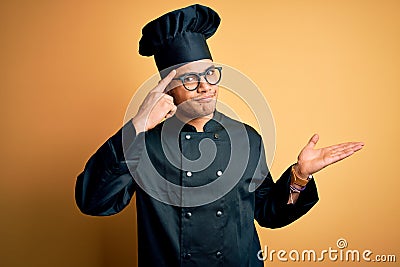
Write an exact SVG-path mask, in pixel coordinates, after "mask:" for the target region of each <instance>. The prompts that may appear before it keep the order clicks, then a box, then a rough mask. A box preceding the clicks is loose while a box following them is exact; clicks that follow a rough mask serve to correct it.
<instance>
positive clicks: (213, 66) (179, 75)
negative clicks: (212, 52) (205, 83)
mask: <svg viewBox="0 0 400 267" xmlns="http://www.w3.org/2000/svg"><path fill="white" fill-rule="evenodd" d="M210 68H215V65H214V64H212V65H210V66H208V67H207V68H205V69H204V71H202V72H195V71H189V72H184V73H182V74H178V76H177V77H178V78H180V77H182V76H185V75H188V74H199V73H204V72H206V71H207V70H208V69H210Z"/></svg>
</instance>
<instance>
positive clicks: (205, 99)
mask: <svg viewBox="0 0 400 267" xmlns="http://www.w3.org/2000/svg"><path fill="white" fill-rule="evenodd" d="M193 100H194V101H197V102H199V103H209V102H211V101H213V100H215V95H214V94H213V95H205V96H200V97H195V98H193Z"/></svg>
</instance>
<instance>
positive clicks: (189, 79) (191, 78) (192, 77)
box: [183, 75, 197, 83]
mask: <svg viewBox="0 0 400 267" xmlns="http://www.w3.org/2000/svg"><path fill="white" fill-rule="evenodd" d="M183 82H184V83H192V82H197V79H196V76H195V75H187V76H185V77H184V78H183Z"/></svg>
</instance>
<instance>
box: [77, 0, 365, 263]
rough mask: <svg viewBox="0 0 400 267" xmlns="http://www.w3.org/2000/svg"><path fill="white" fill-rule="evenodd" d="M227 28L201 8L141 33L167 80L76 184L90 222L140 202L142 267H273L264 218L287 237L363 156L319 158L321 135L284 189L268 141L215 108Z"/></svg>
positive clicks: (345, 149) (350, 149)
mask: <svg viewBox="0 0 400 267" xmlns="http://www.w3.org/2000/svg"><path fill="white" fill-rule="evenodd" d="M219 24H220V17H219V16H218V14H217V13H216V12H215V11H214V10H212V9H211V8H209V7H205V6H202V5H192V6H188V7H185V8H182V9H178V10H175V11H172V12H169V13H167V14H165V15H163V16H161V17H159V18H157V19H155V20H153V21H151V22H149V23H148V24H147V25H146V26H145V27H144V28H143V31H142V34H143V36H142V38H141V40H140V42H139V53H140V54H141V55H143V56H154V59H155V62H156V65H157V68H158V70H159V73H160V75H161V78H162V79H161V81H160V82H159V83H158V85H157V86H156V87H154V89H152V90H151V91H150V92H149V93H148V95H147V96H146V98H145V99H144V101H143V103H142V105H141V106H140V108H139V110H138V112H137V114H136V115H135V116H134V117H133V118H132V119H131V120H130V121H128V122H127V123H126V124H125V125H124V126H123V127H122V128H121V129H120V130H119V131H118V132H117V133H116V134H115V135H114V136H112V137H111V138H109V139H108V140H107V141H106V142H105V143H104V144H103V145H102V146H101V147H100V148H99V149H98V150H97V151H96V152H95V153H94V154H93V155H92V156H91V158H90V159H89V161H88V162H87V164H86V166H85V169H84V170H83V172H82V173H81V174H80V175H79V176H78V178H77V182H76V192H75V197H76V203H77V205H78V207H79V209H80V210H81V211H82V212H83V213H85V214H88V215H95V216H107V215H112V214H116V213H118V212H120V211H121V210H122V209H124V208H125V207H126V206H127V205H128V204H129V202H130V200H131V198H132V196H133V195H134V194H136V206H137V231H138V252H139V253H138V255H139V259H138V262H139V267H151V266H154V267H156V266H157V267H162V266H163V267H177V266H207V267H212V266H229V267H255V266H263V262H262V261H260V260H259V259H258V258H257V253H258V251H259V250H260V241H259V238H258V234H257V231H256V228H255V224H254V220H256V221H257V222H258V223H259V225H260V226H262V227H268V228H278V227H283V226H286V225H288V224H290V223H291V222H293V221H295V220H297V219H298V218H300V217H301V216H302V215H304V214H305V213H307V212H308V211H309V210H310V209H311V208H312V207H313V206H314V205H315V204H316V203H317V201H318V194H317V189H316V185H315V181H314V178H313V174H315V173H316V172H318V171H319V170H321V169H322V168H324V167H326V166H328V165H330V164H332V163H334V162H337V161H339V160H342V159H344V158H346V157H348V156H350V155H352V154H353V153H354V152H356V151H358V150H360V149H361V148H362V147H363V143H361V142H348V143H343V144H339V145H334V146H330V147H325V148H321V149H315V145H316V143H317V141H318V135H313V136H312V137H311V139H310V140H309V142H308V143H307V145H306V146H305V147H304V148H303V149H302V151H301V152H300V154H299V156H298V159H297V162H295V163H294V164H292V165H290V166H289V167H288V168H287V169H286V170H285V171H284V172H283V174H282V176H281V177H280V178H279V179H278V180H277V181H276V182H274V181H273V179H272V177H271V174H270V172H269V171H268V167H267V165H266V161H265V153H264V148H263V141H262V138H261V136H260V135H259V134H258V133H257V132H256V131H255V130H254V129H253V128H252V127H250V126H248V125H247V124H245V123H242V122H239V121H236V120H233V119H231V118H229V117H228V116H226V115H224V114H222V113H220V112H219V111H217V110H216V108H215V107H216V102H217V98H218V90H219V88H218V84H219V82H220V80H221V77H222V74H223V68H222V67H220V66H217V65H215V64H214V62H213V60H212V57H211V53H210V50H209V48H208V45H207V42H206V40H207V39H208V38H209V37H211V36H212V35H213V34H214V33H215V32H216V30H217V28H218V26H219Z"/></svg>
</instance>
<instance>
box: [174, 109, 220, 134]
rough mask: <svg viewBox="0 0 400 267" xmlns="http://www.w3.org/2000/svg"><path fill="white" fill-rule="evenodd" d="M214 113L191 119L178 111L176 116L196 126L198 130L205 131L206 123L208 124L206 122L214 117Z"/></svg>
mask: <svg viewBox="0 0 400 267" xmlns="http://www.w3.org/2000/svg"><path fill="white" fill-rule="evenodd" d="M213 115H214V114H213V113H211V114H209V115H206V116H203V117H198V118H195V119H190V118H188V117H185V116H184V115H182V114H178V112H177V113H176V116H177V118H178V119H179V120H181V121H183V122H185V123H187V124H189V125H192V126H193V127H195V128H196V131H197V132H204V125H206V123H207V122H208V121H209V120H211V119H212V118H213Z"/></svg>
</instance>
